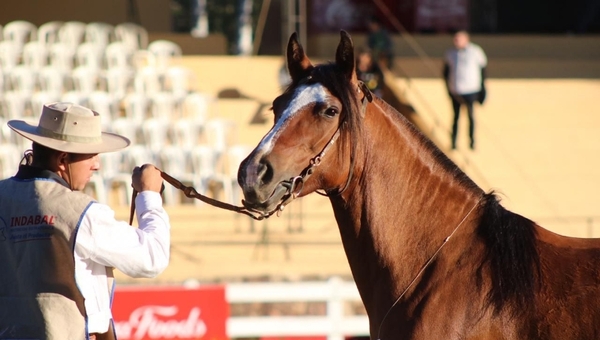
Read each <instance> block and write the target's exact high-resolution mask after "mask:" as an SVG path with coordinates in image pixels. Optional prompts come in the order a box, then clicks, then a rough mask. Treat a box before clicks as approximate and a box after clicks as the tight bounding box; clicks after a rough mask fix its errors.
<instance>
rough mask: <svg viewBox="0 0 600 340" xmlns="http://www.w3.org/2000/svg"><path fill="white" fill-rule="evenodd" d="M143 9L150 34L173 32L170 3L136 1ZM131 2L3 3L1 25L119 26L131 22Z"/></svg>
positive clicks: (21, 0) (18, 0)
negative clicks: (17, 22) (69, 23)
mask: <svg viewBox="0 0 600 340" xmlns="http://www.w3.org/2000/svg"><path fill="white" fill-rule="evenodd" d="M132 1H135V3H136V4H137V8H138V9H139V13H138V14H139V18H140V21H141V24H142V26H144V27H146V29H147V30H148V31H150V32H168V31H170V30H171V9H170V7H169V4H170V1H168V0H132ZM128 3H129V0H101V1H99V0H2V1H0V25H5V24H6V23H8V22H10V21H13V20H27V21H30V22H32V23H34V24H35V25H37V26H39V25H41V24H43V23H45V22H48V21H54V20H58V21H69V20H77V21H82V22H86V23H87V22H94V21H99V22H106V23H108V24H112V25H116V24H120V23H122V22H126V21H128V17H127V4H128Z"/></svg>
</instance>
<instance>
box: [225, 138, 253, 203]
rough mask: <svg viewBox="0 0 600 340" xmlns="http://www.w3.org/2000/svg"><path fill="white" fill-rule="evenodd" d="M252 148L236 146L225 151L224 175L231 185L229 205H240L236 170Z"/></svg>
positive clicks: (241, 145)
mask: <svg viewBox="0 0 600 340" xmlns="http://www.w3.org/2000/svg"><path fill="white" fill-rule="evenodd" d="M252 150H253V147H252V146H249V145H243V144H237V145H232V146H230V147H229V148H228V149H227V152H226V158H227V159H226V162H227V165H226V167H225V169H226V171H225V175H226V176H227V177H228V178H229V181H230V183H231V203H232V204H240V203H241V189H240V186H239V184H238V181H237V178H238V177H237V174H238V169H239V168H240V164H241V163H242V161H243V160H244V159H246V157H248V155H249V154H250V153H251V152H252Z"/></svg>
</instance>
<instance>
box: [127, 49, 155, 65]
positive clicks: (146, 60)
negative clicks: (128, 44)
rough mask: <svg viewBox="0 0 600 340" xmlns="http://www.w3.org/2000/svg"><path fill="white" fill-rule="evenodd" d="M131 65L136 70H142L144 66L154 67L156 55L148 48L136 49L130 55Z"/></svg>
mask: <svg viewBox="0 0 600 340" xmlns="http://www.w3.org/2000/svg"><path fill="white" fill-rule="evenodd" d="M131 65H132V66H133V68H135V69H136V70H142V69H144V68H146V67H152V68H156V57H155V56H154V54H152V52H150V51H148V50H137V51H135V52H133V55H132V56H131Z"/></svg>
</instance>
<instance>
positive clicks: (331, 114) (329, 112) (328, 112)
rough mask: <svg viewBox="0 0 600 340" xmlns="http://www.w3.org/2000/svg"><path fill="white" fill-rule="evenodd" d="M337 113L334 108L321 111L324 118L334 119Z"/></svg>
mask: <svg viewBox="0 0 600 340" xmlns="http://www.w3.org/2000/svg"><path fill="white" fill-rule="evenodd" d="M338 113H339V111H338V109H337V108H335V107H328V108H327V109H325V111H323V115H325V116H326V117H334V116H335V115H337V114H338Z"/></svg>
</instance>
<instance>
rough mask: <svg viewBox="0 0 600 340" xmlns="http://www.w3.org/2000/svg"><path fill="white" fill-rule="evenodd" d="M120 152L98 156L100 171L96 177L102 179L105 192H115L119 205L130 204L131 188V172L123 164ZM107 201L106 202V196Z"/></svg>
mask: <svg viewBox="0 0 600 340" xmlns="http://www.w3.org/2000/svg"><path fill="white" fill-rule="evenodd" d="M123 160H124V155H123V153H122V152H106V153H101V154H100V170H99V171H98V175H100V176H101V177H102V180H103V182H104V186H105V188H106V192H107V193H110V192H112V191H113V190H117V197H118V199H119V202H118V203H119V204H122V205H124V204H130V203H131V195H132V194H133V188H132V187H131V172H132V170H133V168H132V167H131V168H130V165H129V164H125V163H124V162H123ZM106 196H107V201H108V196H109V195H108V194H107V195H106Z"/></svg>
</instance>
